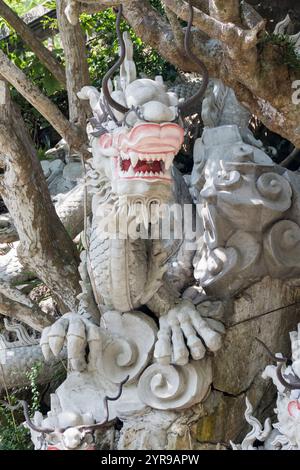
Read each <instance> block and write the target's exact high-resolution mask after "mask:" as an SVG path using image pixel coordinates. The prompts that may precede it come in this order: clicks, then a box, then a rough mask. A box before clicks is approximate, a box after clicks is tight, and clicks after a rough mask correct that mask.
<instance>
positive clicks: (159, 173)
mask: <svg viewBox="0 0 300 470" xmlns="http://www.w3.org/2000/svg"><path fill="white" fill-rule="evenodd" d="M173 158H174V154H173V153H161V154H156V155H146V154H144V153H135V152H130V154H129V155H128V154H124V153H121V156H120V157H119V158H118V166H119V175H120V176H121V177H122V178H126V179H127V178H145V179H165V180H170V179H171V175H170V173H169V169H170V167H171V165H172V162H173Z"/></svg>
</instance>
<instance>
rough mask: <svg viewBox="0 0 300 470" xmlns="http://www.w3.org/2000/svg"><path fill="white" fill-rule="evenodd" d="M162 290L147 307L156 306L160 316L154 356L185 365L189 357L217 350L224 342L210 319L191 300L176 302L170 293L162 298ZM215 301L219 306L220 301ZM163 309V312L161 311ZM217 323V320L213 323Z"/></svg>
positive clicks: (164, 361) (163, 361)
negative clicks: (171, 299) (171, 300)
mask: <svg viewBox="0 0 300 470" xmlns="http://www.w3.org/2000/svg"><path fill="white" fill-rule="evenodd" d="M163 290H164V289H161V290H160V292H159V293H157V294H155V296H154V298H153V299H151V301H150V302H149V304H148V306H149V307H150V308H151V307H152V308H153V307H154V305H155V306H156V308H154V310H155V311H156V313H157V314H158V315H159V331H158V335H157V342H156V345H155V350H154V357H155V359H156V360H157V361H158V362H160V363H162V364H176V365H185V364H187V363H188V362H189V357H190V356H191V357H192V359H195V360H198V359H202V358H203V357H204V356H205V354H206V351H211V352H216V351H218V349H220V347H221V344H222V335H221V334H220V333H219V332H217V331H215V329H214V328H213V327H212V326H211V322H209V321H207V319H205V318H204V317H202V315H201V308H200V309H199V308H196V307H195V305H194V304H193V303H192V302H190V301H189V300H181V299H176V300H175V302H174V299H173V305H172V304H171V302H170V296H169V298H168V300H166V296H164V299H162V292H163ZM216 304H218V305H219V302H217V303H216ZM214 308H215V307H214V305H212V309H214ZM158 310H160V313H159V312H158ZM214 325H217V322H214Z"/></svg>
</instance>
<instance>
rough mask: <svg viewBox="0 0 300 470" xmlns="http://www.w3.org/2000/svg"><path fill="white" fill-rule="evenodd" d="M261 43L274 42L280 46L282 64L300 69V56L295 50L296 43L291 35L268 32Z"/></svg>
mask: <svg viewBox="0 0 300 470" xmlns="http://www.w3.org/2000/svg"><path fill="white" fill-rule="evenodd" d="M261 44H274V45H276V46H279V50H280V60H281V61H282V64H284V65H287V66H289V67H290V68H292V69H296V70H300V56H299V54H297V52H296V50H295V44H294V43H293V42H292V41H291V39H290V38H289V36H286V35H284V34H274V33H272V34H266V35H265V37H264V38H263V40H262V41H261Z"/></svg>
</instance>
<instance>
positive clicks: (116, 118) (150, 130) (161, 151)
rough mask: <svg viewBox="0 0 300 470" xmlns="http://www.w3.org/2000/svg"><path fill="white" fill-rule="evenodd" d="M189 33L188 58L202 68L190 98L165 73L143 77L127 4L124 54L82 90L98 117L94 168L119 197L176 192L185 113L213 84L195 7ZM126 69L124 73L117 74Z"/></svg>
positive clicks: (163, 195)
mask: <svg viewBox="0 0 300 470" xmlns="http://www.w3.org/2000/svg"><path fill="white" fill-rule="evenodd" d="M190 15H191V17H190V21H189V24H188V28H187V31H186V38H185V47H186V54H187V56H188V57H189V58H190V59H191V60H193V61H194V62H196V63H197V64H198V65H199V67H200V70H201V71H202V75H203V80H202V85H201V87H200V89H199V90H198V92H197V93H196V94H195V95H194V96H193V97H190V98H189V99H188V100H186V101H180V100H178V97H177V96H176V94H175V93H171V92H168V91H167V87H166V86H165V84H164V82H163V79H162V77H160V76H158V77H156V78H155V80H151V79H148V78H141V79H137V78H136V77H137V76H136V67H135V63H134V61H133V45H132V42H131V40H130V38H129V36H128V33H126V32H125V33H124V34H123V35H122V34H121V31H120V21H121V16H122V6H120V8H119V13H118V16H117V25H116V27H117V35H118V39H119V44H120V57H119V60H118V61H117V62H116V63H115V64H114V65H113V67H112V68H111V69H110V70H109V71H108V72H107V74H106V75H105V76H104V77H103V80H102V89H101V93H99V92H98V91H97V90H96V88H93V87H84V88H83V89H82V90H81V92H80V93H79V94H78V96H79V98H81V99H89V100H90V105H91V108H92V110H93V114H94V117H93V119H92V120H91V128H90V132H89V134H90V136H91V148H92V154H93V166H94V168H95V169H96V170H97V171H98V172H99V173H100V174H102V175H105V176H106V178H108V179H109V181H110V182H111V187H112V191H113V193H115V194H116V195H117V196H130V197H131V196H134V197H147V198H149V197H150V198H151V199H152V198H153V199H155V200H159V201H161V202H164V201H166V200H168V199H169V197H170V195H171V194H172V192H171V189H172V176H171V175H172V171H171V168H172V163H173V159H174V157H175V155H176V154H177V153H178V152H179V150H180V148H181V145H182V143H183V138H184V129H183V125H182V120H181V116H182V115H184V114H186V113H188V111H189V109H190V107H191V106H192V105H193V104H194V103H195V102H198V100H200V99H201V98H202V97H203V95H204V92H205V90H206V87H207V83H208V73H207V70H206V67H205V65H204V64H203V63H202V62H201V61H199V59H197V58H196V57H195V56H194V55H193V54H192V52H191V50H190V31H191V26H192V20H193V8H192V6H191V4H190ZM118 68H120V73H119V76H117V77H116V78H114V85H113V84H112V77H113V75H114V73H115V72H116V71H117V69H118Z"/></svg>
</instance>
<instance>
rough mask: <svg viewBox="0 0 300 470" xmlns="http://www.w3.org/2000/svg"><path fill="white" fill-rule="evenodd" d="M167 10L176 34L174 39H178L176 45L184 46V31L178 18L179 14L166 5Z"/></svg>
mask: <svg viewBox="0 0 300 470" xmlns="http://www.w3.org/2000/svg"><path fill="white" fill-rule="evenodd" d="M165 12H166V15H167V18H168V20H169V23H170V26H171V28H172V31H173V34H174V39H175V41H176V45H177V46H179V47H183V45H184V32H183V29H182V27H181V24H180V22H179V20H178V18H177V15H175V13H174V12H173V11H172V10H170V8H168V7H165Z"/></svg>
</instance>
